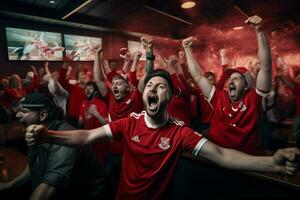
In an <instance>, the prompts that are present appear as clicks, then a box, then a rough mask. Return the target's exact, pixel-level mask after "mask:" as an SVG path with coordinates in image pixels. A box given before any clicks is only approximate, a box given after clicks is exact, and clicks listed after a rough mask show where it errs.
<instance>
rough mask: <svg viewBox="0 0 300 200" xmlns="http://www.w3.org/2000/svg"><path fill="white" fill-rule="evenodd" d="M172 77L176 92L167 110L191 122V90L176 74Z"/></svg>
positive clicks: (180, 118)
mask: <svg viewBox="0 0 300 200" xmlns="http://www.w3.org/2000/svg"><path fill="white" fill-rule="evenodd" d="M171 78H172V82H173V85H174V94H173V95H172V99H171V102H170V103H169V104H168V108H167V111H168V113H170V114H171V115H172V116H174V117H176V118H177V119H179V120H182V121H184V122H185V123H186V124H190V122H191V119H190V117H191V116H190V110H189V103H190V92H189V91H188V89H187V88H186V87H185V86H184V85H183V83H182V81H181V80H180V79H179V77H178V76H177V75H176V74H174V75H172V76H171Z"/></svg>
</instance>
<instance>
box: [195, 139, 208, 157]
mask: <svg viewBox="0 0 300 200" xmlns="http://www.w3.org/2000/svg"><path fill="white" fill-rule="evenodd" d="M206 141H207V139H206V138H202V139H201V140H199V142H198V143H197V145H196V146H195V148H194V150H193V152H192V154H193V155H194V156H197V155H198V153H199V152H200V150H201V149H202V147H203V145H204V144H205V142H206Z"/></svg>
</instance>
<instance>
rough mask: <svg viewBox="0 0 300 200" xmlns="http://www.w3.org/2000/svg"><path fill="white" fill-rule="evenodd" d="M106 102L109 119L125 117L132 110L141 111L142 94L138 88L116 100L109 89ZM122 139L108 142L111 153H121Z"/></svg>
mask: <svg viewBox="0 0 300 200" xmlns="http://www.w3.org/2000/svg"><path fill="white" fill-rule="evenodd" d="M106 99H107V102H108V104H109V105H108V118H109V121H110V122H111V121H116V120H118V119H122V118H127V117H129V116H130V113H132V112H141V111H142V110H143V100H142V94H141V93H140V92H139V91H138V90H134V91H132V92H131V93H130V94H129V95H128V96H127V97H125V98H124V99H122V100H116V99H115V97H114V95H113V94H112V92H111V91H109V92H108V93H107V95H106ZM122 146H123V144H122V141H120V142H114V143H112V144H110V150H111V153H112V154H118V155H119V154H122V152H123V147H122Z"/></svg>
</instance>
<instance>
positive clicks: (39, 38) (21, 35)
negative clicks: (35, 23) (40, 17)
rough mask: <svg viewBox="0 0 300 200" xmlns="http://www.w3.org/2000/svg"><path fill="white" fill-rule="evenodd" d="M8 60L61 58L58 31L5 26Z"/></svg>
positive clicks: (56, 59) (52, 59) (62, 49)
mask: <svg viewBox="0 0 300 200" xmlns="http://www.w3.org/2000/svg"><path fill="white" fill-rule="evenodd" d="M5 29H6V41H7V49H8V59H9V60H31V61H44V60H49V61H61V60H63V51H64V47H62V37H61V34H60V33H54V32H47V31H37V30H30V29H21V28H11V27H6V28H5Z"/></svg>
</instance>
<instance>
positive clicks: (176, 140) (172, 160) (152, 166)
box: [104, 111, 207, 200]
mask: <svg viewBox="0 0 300 200" xmlns="http://www.w3.org/2000/svg"><path fill="white" fill-rule="evenodd" d="M104 128H105V132H106V134H107V136H108V137H109V138H110V139H112V140H119V139H121V138H122V139H123V142H124V153H123V160H122V171H121V179H120V184H119V188H118V192H117V196H116V199H135V200H139V199H141V200H144V199H153V200H157V199H167V196H168V189H169V186H170V181H171V179H172V176H173V173H174V170H175V168H176V164H177V161H178V159H179V156H180V155H181V153H182V152H183V151H189V152H192V153H193V154H194V155H198V153H199V151H200V150H201V148H202V146H203V144H204V143H205V142H206V141H207V140H206V139H205V138H203V137H202V135H200V134H198V133H197V132H194V131H193V130H192V129H190V128H189V127H187V126H185V125H184V123H183V122H182V121H179V120H177V119H175V118H173V117H169V118H168V120H166V121H165V122H162V123H161V124H157V125H155V126H154V125H152V124H151V123H150V122H149V120H148V117H147V115H146V113H145V112H144V111H143V112H142V113H140V114H136V113H132V115H131V116H130V117H129V118H125V119H121V120H118V121H115V122H111V123H109V124H108V125H105V126H104Z"/></svg>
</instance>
